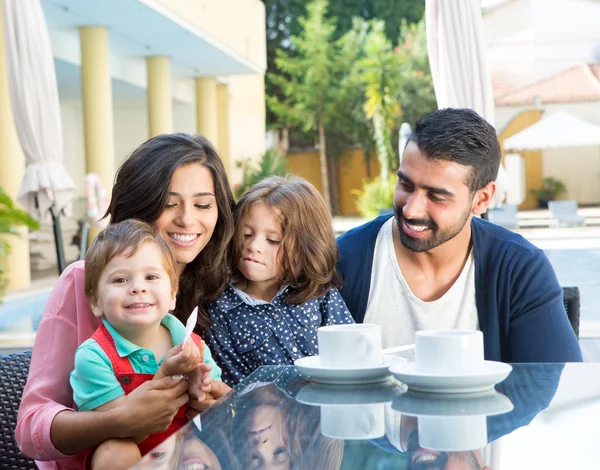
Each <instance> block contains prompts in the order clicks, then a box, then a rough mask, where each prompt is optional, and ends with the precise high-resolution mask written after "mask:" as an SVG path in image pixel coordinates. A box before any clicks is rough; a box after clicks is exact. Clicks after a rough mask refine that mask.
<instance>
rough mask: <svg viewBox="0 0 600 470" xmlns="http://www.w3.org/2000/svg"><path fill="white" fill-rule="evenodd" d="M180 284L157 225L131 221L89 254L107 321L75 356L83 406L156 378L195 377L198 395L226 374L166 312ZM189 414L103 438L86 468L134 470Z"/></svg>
mask: <svg viewBox="0 0 600 470" xmlns="http://www.w3.org/2000/svg"><path fill="white" fill-rule="evenodd" d="M177 286H178V278H177V274H176V271H175V259H174V258H173V253H172V251H171V248H170V247H169V245H168V244H167V242H166V241H164V240H163V239H162V238H161V237H160V236H159V235H158V234H157V233H156V231H155V229H154V228H153V227H152V226H151V225H149V224H146V223H144V222H140V221H137V220H126V221H124V222H120V223H118V224H114V225H110V226H108V227H107V228H106V229H105V230H103V231H102V232H101V233H100V234H99V235H98V237H97V238H96V239H95V240H94V242H93V243H92V245H91V246H90V248H89V250H88V252H87V254H86V258H85V294H86V297H87V300H88V302H89V304H90V306H91V308H92V312H93V313H94V315H95V316H97V317H99V318H102V323H103V324H102V326H101V327H100V328H98V330H96V332H95V333H94V335H93V336H92V337H91V338H90V339H88V340H87V341H85V342H84V343H83V344H82V345H81V346H80V347H79V348H78V349H77V352H76V353H75V370H73V372H71V387H72V388H73V398H74V401H75V403H76V404H77V406H78V408H79V410H80V411H91V410H98V411H104V410H107V409H110V408H112V407H114V406H116V405H117V404H118V403H119V402H120V401H121V400H124V399H125V395H127V394H129V393H130V392H131V391H133V390H134V389H135V388H137V387H138V386H140V385H141V384H142V383H144V382H145V381H147V380H151V379H153V378H162V377H166V376H176V377H182V376H183V375H188V377H189V379H190V389H189V394H190V396H195V397H202V396H203V395H204V392H206V391H209V390H210V382H211V380H212V379H220V376H221V371H220V369H219V367H218V366H217V365H216V364H215V363H214V362H213V360H212V357H211V354H210V351H209V349H208V348H205V345H204V342H203V341H202V340H201V339H200V338H199V337H198V336H196V335H192V340H191V341H186V342H185V345H183V344H182V343H183V340H184V338H185V327H184V326H183V324H182V323H181V322H180V321H179V320H178V319H177V318H175V317H174V316H172V315H170V314H168V313H167V312H168V311H169V310H173V309H174V308H175V297H176V293H177ZM203 358H204V363H205V365H203V366H201V367H199V364H200V363H201V362H203ZM206 364H210V366H212V368H211V367H209V366H207V365H206ZM211 369H212V372H210V374H209V375H208V374H207V372H208V371H211ZM186 411H187V406H184V407H182V408H181V409H180V410H179V412H178V413H177V414H176V416H175V418H174V419H173V422H172V423H171V425H170V426H169V428H168V429H167V430H166V431H164V432H161V433H156V434H152V435H150V436H135V437H133V438H132V439H110V440H108V441H106V442H104V443H103V444H101V445H100V446H98V447H97V448H96V449H95V450H94V451H93V454H92V455H91V456H90V455H89V454H88V456H87V457H86V462H85V465H86V467H85V468H93V469H99V468H116V467H115V464H116V463H117V465H118V466H119V468H121V467H122V468H129V467H130V466H131V465H133V464H134V463H135V462H136V461H137V460H138V459H139V458H141V456H142V455H144V454H145V453H146V452H148V451H149V450H150V449H152V448H154V447H155V446H156V445H158V444H159V443H160V442H162V441H163V440H164V439H166V438H167V437H168V436H169V435H171V434H172V433H173V432H175V431H176V430H177V429H179V428H180V427H181V426H183V425H184V424H185V423H186V421H187V419H188V417H186ZM191 411H192V410H191V409H190V412H191Z"/></svg>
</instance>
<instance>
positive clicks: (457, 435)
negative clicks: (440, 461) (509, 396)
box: [417, 415, 487, 452]
mask: <svg viewBox="0 0 600 470" xmlns="http://www.w3.org/2000/svg"><path fill="white" fill-rule="evenodd" d="M417 420H418V423H419V425H418V429H419V446H420V447H422V448H424V449H431V450H440V451H446V452H451V451H456V452H460V451H465V450H475V449H482V448H483V447H485V446H486V445H487V421H486V416H485V415H475V416H419V417H418V418H417Z"/></svg>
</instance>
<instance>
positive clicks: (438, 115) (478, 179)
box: [407, 108, 502, 193]
mask: <svg viewBox="0 0 600 470" xmlns="http://www.w3.org/2000/svg"><path fill="white" fill-rule="evenodd" d="M408 142H414V143H415V144H417V147H418V148H419V150H420V151H421V153H423V154H424V155H425V156H426V157H427V158H429V159H430V160H445V161H450V162H455V163H458V164H459V165H463V166H467V167H470V168H471V173H470V176H469V180H468V181H467V185H468V186H469V189H470V191H471V193H473V192H475V191H477V190H479V189H481V188H483V187H484V186H485V185H486V184H488V183H489V182H490V181H494V180H495V179H496V177H497V176H498V167H499V166H500V159H501V156H502V152H501V150H500V142H498V138H497V137H496V130H495V129H494V127H493V126H492V125H491V124H490V123H488V122H487V121H486V120H485V119H483V118H482V117H481V116H479V115H478V114H477V113H476V112H475V111H473V110H472V109H466V108H444V109H440V110H438V111H435V112H433V113H431V114H430V115H429V116H427V117H424V118H423V119H420V120H419V121H417V123H416V124H415V130H414V132H413V133H412V135H411V136H410V138H409V139H408ZM408 142H407V143H408Z"/></svg>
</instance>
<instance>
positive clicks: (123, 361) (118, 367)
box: [83, 325, 202, 468]
mask: <svg viewBox="0 0 600 470" xmlns="http://www.w3.org/2000/svg"><path fill="white" fill-rule="evenodd" d="M92 339H93V340H95V341H96V342H97V343H98V344H99V345H100V347H101V348H102V350H103V351H104V352H105V353H106V355H107V356H108V358H109V359H110V362H111V364H112V366H113V370H114V373H115V376H116V377H117V380H118V381H119V383H120V384H121V386H122V387H123V390H124V391H125V395H129V394H130V393H131V392H132V391H133V390H135V389H136V388H138V387H139V386H140V385H142V384H143V383H144V382H146V381H148V380H152V379H153V378H154V374H138V373H137V372H135V371H134V370H133V367H132V366H131V362H129V358H128V357H121V356H119V354H118V353H117V348H116V346H115V340H114V339H113V337H112V336H111V334H110V333H109V332H108V330H107V329H106V326H104V325H102V326H101V327H100V328H98V329H97V330H96V331H95V333H94V334H93V335H92ZM192 340H193V341H194V343H196V344H197V345H200V342H201V341H202V339H201V338H200V336H198V335H197V334H195V333H192ZM186 411H187V404H186V405H184V406H182V407H181V408H180V409H179V411H178V412H177V414H176V415H175V417H174V418H173V421H172V422H171V424H170V425H169V427H168V428H167V429H166V430H165V431H162V432H157V433H154V434H151V435H149V436H148V437H147V438H146V439H145V440H144V441H142V442H141V443H139V444H138V447H139V448H140V452H141V454H142V455H145V454H146V453H148V452H149V451H150V450H152V449H154V448H155V447H156V446H157V445H158V444H160V443H161V442H163V441H164V440H165V439H166V438H167V437H169V436H170V435H171V434H173V433H174V432H175V431H177V430H178V429H179V428H181V427H182V426H183V425H184V424H186V423H187V421H188V419H187V417H186V415H185V413H186ZM89 455H90V451H88V453H87V455H86V456H85V461H84V466H83V468H87V463H88V459H89Z"/></svg>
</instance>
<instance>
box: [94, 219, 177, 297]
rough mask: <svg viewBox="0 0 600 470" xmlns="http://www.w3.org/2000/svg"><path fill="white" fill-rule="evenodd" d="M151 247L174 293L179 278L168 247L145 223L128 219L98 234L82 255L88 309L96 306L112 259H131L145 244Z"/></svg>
mask: <svg viewBox="0 0 600 470" xmlns="http://www.w3.org/2000/svg"><path fill="white" fill-rule="evenodd" d="M148 242H150V243H154V245H156V247H157V248H158V250H159V251H160V253H161V255H162V261H163V268H164V269H165V271H166V273H167V274H168V276H169V280H170V281H171V292H172V293H175V292H176V291H177V287H178V285H179V278H178V276H177V273H176V271H175V266H176V261H175V257H174V255H173V251H172V250H171V247H170V246H169V244H168V243H167V242H166V241H165V240H164V239H163V238H162V237H161V236H160V235H158V233H157V232H156V229H155V228H154V227H153V226H152V225H150V224H147V223H146V222H142V221H140V220H135V219H127V220H124V221H123V222H119V223H117V224H111V225H109V226H108V227H106V228H105V229H104V230H102V232H100V233H99V234H98V236H97V237H96V238H95V240H94V241H93V242H92V244H91V245H90V247H89V249H88V251H87V253H86V255H85V297H86V298H87V301H88V302H89V304H90V305H97V304H98V282H99V281H100V277H101V276H102V272H103V271H104V268H106V265H107V264H108V263H110V260H112V259H113V258H114V257H115V256H120V255H123V254H125V256H126V257H130V256H133V255H134V254H135V253H136V252H137V251H138V250H139V249H140V247H141V246H142V245H143V244H144V243H148Z"/></svg>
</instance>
